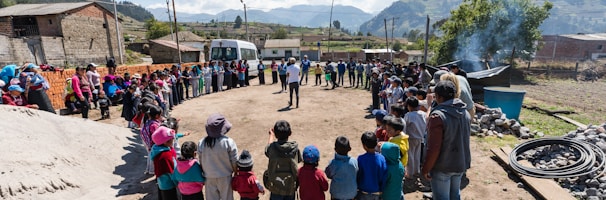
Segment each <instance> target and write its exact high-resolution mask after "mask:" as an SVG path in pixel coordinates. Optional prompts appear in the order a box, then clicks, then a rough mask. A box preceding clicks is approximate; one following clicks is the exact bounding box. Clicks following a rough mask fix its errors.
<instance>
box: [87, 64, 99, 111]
mask: <svg viewBox="0 0 606 200" xmlns="http://www.w3.org/2000/svg"><path fill="white" fill-rule="evenodd" d="M98 66H99V65H97V64H95V63H90V64H88V66H86V77H87V78H88V80H89V81H90V84H91V86H93V87H94V89H93V99H92V102H93V106H94V108H93V109H97V107H98V105H97V101H98V100H99V97H98V95H99V92H101V91H100V90H101V74H99V72H97V67H98Z"/></svg>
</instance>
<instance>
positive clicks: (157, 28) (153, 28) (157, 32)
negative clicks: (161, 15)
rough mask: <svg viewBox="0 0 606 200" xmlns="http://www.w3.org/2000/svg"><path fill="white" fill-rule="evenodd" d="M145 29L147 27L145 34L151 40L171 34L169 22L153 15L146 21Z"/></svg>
mask: <svg viewBox="0 0 606 200" xmlns="http://www.w3.org/2000/svg"><path fill="white" fill-rule="evenodd" d="M145 29H147V33H146V34H145V35H146V37H147V39H150V40H153V39H158V38H160V37H164V36H165V35H168V34H170V25H169V24H168V23H167V22H161V21H158V20H156V19H155V18H153V17H152V18H151V19H149V20H147V21H145Z"/></svg>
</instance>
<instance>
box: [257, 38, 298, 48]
mask: <svg viewBox="0 0 606 200" xmlns="http://www.w3.org/2000/svg"><path fill="white" fill-rule="evenodd" d="M287 47H296V48H300V47H301V40H299V39H281V40H267V41H265V48H287Z"/></svg>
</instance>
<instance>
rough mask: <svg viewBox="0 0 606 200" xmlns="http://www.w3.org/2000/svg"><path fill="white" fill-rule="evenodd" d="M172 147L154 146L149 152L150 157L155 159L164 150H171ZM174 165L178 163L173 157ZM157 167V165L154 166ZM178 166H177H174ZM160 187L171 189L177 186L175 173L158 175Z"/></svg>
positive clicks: (161, 188)
mask: <svg viewBox="0 0 606 200" xmlns="http://www.w3.org/2000/svg"><path fill="white" fill-rule="evenodd" d="M170 150H171V149H170V147H167V146H158V145H154V146H152V149H151V152H150V153H149V156H150V158H151V159H152V160H153V159H154V158H155V157H156V156H159V155H160V154H162V153H163V152H166V151H170ZM173 165H175V166H176V165H177V160H174V159H173ZM154 167H155V166H154ZM174 168H176V167H174ZM157 182H158V187H159V188H160V190H170V189H173V188H175V187H176V186H177V182H176V181H175V177H174V174H173V173H164V174H162V175H160V177H157Z"/></svg>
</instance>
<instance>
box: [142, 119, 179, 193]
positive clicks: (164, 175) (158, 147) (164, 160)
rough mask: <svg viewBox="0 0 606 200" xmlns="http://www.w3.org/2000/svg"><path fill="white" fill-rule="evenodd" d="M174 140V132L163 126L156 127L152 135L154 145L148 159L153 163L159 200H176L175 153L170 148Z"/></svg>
mask: <svg viewBox="0 0 606 200" xmlns="http://www.w3.org/2000/svg"><path fill="white" fill-rule="evenodd" d="M174 139H175V131H174V130H172V129H170V128H167V127H164V126H161V127H158V129H156V130H155V131H154V133H153V134H152V141H153V142H154V145H153V146H152V148H151V152H150V153H149V157H150V158H151V159H152V160H153V162H154V174H155V175H156V182H157V183H158V188H159V189H160V191H159V196H160V197H161V199H175V200H176V199H178V196H177V185H176V183H175V181H174V180H175V178H174V171H175V163H176V162H177V153H176V152H175V149H174V148H173V147H172V146H173V142H174Z"/></svg>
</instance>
